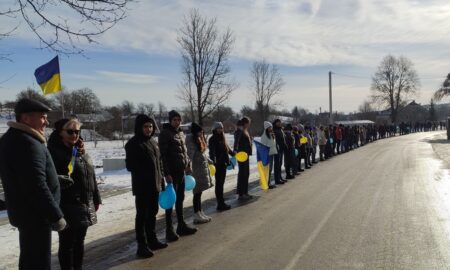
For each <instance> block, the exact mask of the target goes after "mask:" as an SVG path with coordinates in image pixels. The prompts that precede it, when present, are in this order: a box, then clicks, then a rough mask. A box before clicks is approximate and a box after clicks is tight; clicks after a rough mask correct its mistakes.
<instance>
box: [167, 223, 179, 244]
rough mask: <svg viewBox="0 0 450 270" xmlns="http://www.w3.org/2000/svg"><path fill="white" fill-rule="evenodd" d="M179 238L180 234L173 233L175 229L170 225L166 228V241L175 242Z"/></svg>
mask: <svg viewBox="0 0 450 270" xmlns="http://www.w3.org/2000/svg"><path fill="white" fill-rule="evenodd" d="M179 238H180V236H179V235H178V234H177V233H175V230H174V229H173V227H172V226H169V227H167V228H166V241H167V242H175V241H177V240H178V239H179Z"/></svg>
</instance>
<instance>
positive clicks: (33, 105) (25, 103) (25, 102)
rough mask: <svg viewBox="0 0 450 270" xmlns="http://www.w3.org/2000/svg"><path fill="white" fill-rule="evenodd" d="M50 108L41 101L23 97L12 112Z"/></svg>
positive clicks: (45, 110)
mask: <svg viewBox="0 0 450 270" xmlns="http://www.w3.org/2000/svg"><path fill="white" fill-rule="evenodd" d="M51 110H52V109H50V107H48V106H47V105H45V104H44V103H42V102H39V101H37V100H33V99H29V98H23V99H21V100H19V102H17V104H16V107H15V108H14V112H15V113H16V114H21V113H28V112H49V111H51Z"/></svg>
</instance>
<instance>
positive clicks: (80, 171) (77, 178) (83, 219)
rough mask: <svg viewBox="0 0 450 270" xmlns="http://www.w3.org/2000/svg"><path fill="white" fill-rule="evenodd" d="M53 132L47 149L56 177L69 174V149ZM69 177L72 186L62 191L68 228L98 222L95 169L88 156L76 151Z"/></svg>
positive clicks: (62, 202)
mask: <svg viewBox="0 0 450 270" xmlns="http://www.w3.org/2000/svg"><path fill="white" fill-rule="evenodd" d="M59 132H60V131H53V133H52V134H51V135H50V138H49V140H48V150H49V151H50V154H51V155H52V158H53V160H54V162H55V167H56V171H57V173H58V175H66V176H68V175H69V169H68V165H69V163H70V162H71V159H72V147H67V146H66V145H65V144H64V143H63V142H62V138H61V136H60V135H59ZM70 178H72V179H73V181H74V184H73V185H71V186H70V187H68V188H65V189H62V190H61V204H60V205H61V209H62V211H63V213H64V218H65V219H66V220H67V222H68V224H69V226H83V227H86V226H91V225H93V224H96V223H97V214H96V212H95V205H99V204H101V203H102V201H101V198H100V192H99V190H98V186H97V181H96V179H95V169H94V165H93V164H92V160H91V159H90V157H89V156H88V155H87V154H80V153H79V152H78V154H77V156H76V158H75V164H74V167H73V171H72V174H71V175H70Z"/></svg>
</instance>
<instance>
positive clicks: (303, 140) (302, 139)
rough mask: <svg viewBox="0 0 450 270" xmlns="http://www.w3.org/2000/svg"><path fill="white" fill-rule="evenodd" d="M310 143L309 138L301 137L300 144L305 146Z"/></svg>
mask: <svg viewBox="0 0 450 270" xmlns="http://www.w3.org/2000/svg"><path fill="white" fill-rule="evenodd" d="M307 142H308V138H306V137H301V138H300V143H301V144H305V143H307Z"/></svg>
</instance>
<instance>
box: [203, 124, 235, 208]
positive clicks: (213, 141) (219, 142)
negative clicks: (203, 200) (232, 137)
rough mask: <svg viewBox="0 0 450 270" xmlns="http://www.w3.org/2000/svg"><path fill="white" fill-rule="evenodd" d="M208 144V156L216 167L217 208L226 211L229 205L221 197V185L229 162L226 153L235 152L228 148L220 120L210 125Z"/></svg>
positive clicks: (232, 153) (231, 153)
mask: <svg viewBox="0 0 450 270" xmlns="http://www.w3.org/2000/svg"><path fill="white" fill-rule="evenodd" d="M208 146H209V158H210V159H211V160H212V161H213V162H214V166H215V167H216V175H215V178H216V186H215V192H216V200H217V210H219V211H226V210H229V209H230V208H231V206H230V205H228V204H226V203H225V199H224V197H223V185H224V184H225V178H226V176H227V167H228V166H229V165H230V164H231V161H230V157H229V156H228V155H232V156H234V155H235V152H234V151H232V150H231V149H230V147H229V146H228V144H227V141H226V139H225V134H224V132H223V124H222V123H221V122H215V123H214V125H213V126H212V136H211V138H209V141H208Z"/></svg>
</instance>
